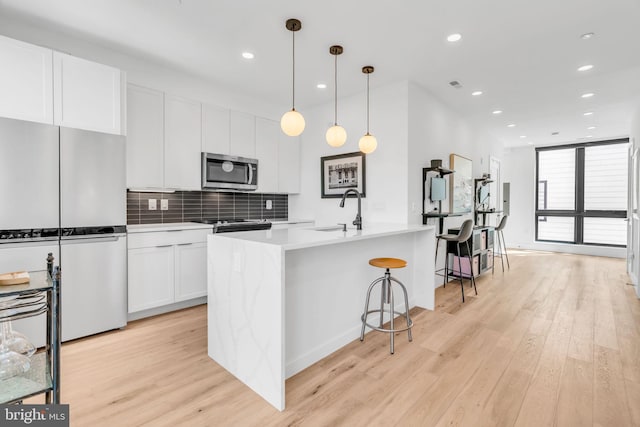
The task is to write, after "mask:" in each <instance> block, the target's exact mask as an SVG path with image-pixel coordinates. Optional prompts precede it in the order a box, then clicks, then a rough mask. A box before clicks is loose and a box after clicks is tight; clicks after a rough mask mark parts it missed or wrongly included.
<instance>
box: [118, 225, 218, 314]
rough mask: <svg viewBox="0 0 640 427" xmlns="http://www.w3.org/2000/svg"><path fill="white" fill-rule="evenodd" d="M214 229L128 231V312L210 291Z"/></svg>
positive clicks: (203, 294) (195, 296) (166, 303)
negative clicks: (209, 255)
mask: <svg viewBox="0 0 640 427" xmlns="http://www.w3.org/2000/svg"><path fill="white" fill-rule="evenodd" d="M208 234H211V230H209V229H203V230H184V231H158V232H144V233H130V234H129V251H128V256H129V269H128V287H129V313H135V312H138V311H142V310H148V309H151V308H156V307H162V306H165V305H169V304H173V303H176V302H180V301H186V300H190V299H194V298H199V297H203V296H206V295H207V243H206V241H207V235H208Z"/></svg>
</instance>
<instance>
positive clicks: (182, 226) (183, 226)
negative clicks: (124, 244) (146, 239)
mask: <svg viewBox="0 0 640 427" xmlns="http://www.w3.org/2000/svg"><path fill="white" fill-rule="evenodd" d="M212 228H213V226H212V225H210V224H201V223H199V222H173V223H167V224H136V225H127V232H129V233H150V232H154V231H173V230H205V229H208V230H211V229H212Z"/></svg>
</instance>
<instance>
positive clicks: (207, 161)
mask: <svg viewBox="0 0 640 427" xmlns="http://www.w3.org/2000/svg"><path fill="white" fill-rule="evenodd" d="M257 188H258V160H257V159H249V158H246V157H238V156H228V155H226V154H212V153H202V189H203V190H205V189H209V190H242V191H255V190H256V189H257Z"/></svg>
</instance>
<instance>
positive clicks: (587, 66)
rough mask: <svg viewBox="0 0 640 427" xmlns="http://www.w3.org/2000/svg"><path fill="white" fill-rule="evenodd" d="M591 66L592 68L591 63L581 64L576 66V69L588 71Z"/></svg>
mask: <svg viewBox="0 0 640 427" xmlns="http://www.w3.org/2000/svg"><path fill="white" fill-rule="evenodd" d="M592 68H593V65H591V64H589V65H583V66H582V67H578V71H589V70H590V69H592Z"/></svg>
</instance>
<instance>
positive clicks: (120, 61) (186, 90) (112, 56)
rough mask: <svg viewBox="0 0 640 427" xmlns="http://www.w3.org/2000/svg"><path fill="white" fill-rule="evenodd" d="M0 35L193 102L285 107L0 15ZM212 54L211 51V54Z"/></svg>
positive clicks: (271, 112) (276, 115) (254, 109)
mask: <svg viewBox="0 0 640 427" xmlns="http://www.w3.org/2000/svg"><path fill="white" fill-rule="evenodd" d="M0 34H2V35H5V36H7V37H12V38H15V39H18V40H22V41H25V42H27V43H32V44H36V45H40V46H45V47H48V48H51V49H54V50H58V51H61V52H65V53H68V54H71V55H75V56H78V57H81V58H85V59H88V60H91V61H95V62H98V63H102V64H105V65H110V66H113V67H116V68H119V69H121V70H123V71H125V72H126V73H127V81H128V82H130V83H135V84H137V85H140V86H145V87H148V88H152V89H156V90H160V91H164V92H167V93H171V94H174V95H179V96H182V97H185V98H189V99H192V100H195V101H200V102H207V103H210V104H213V105H218V106H221V107H225V108H230V109H232V110H238V111H245V112H248V113H252V114H255V115H258V116H262V117H267V118H270V119H277V120H279V119H280V114H281V111H280V110H282V109H283V108H285V107H286V106H279V108H275V107H274V106H273V105H271V104H269V103H266V102H264V101H261V100H259V99H255V98H251V97H247V96H242V95H238V94H237V93H234V91H233V89H231V88H226V87H223V86H221V85H215V84H213V83H212V82H211V81H205V80H203V79H201V78H199V77H196V76H191V75H189V74H186V73H184V72H182V71H181V70H176V69H172V68H169V67H166V66H163V65H162V64H161V63H158V62H154V61H153V60H150V59H142V58H144V52H141V53H140V55H139V56H132V55H125V54H122V53H119V52H116V51H113V50H110V49H107V48H105V47H103V46H101V45H99V44H97V43H91V42H89V41H85V40H83V39H82V38H81V37H79V36H75V37H72V36H70V35H66V34H63V33H58V32H52V31H47V30H43V29H42V28H39V27H37V26H30V25H29V24H27V23H25V22H16V21H13V20H10V19H7V17H6V16H2V15H0ZM211 54H212V55H213V54H214V53H213V52H212V53H211Z"/></svg>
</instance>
